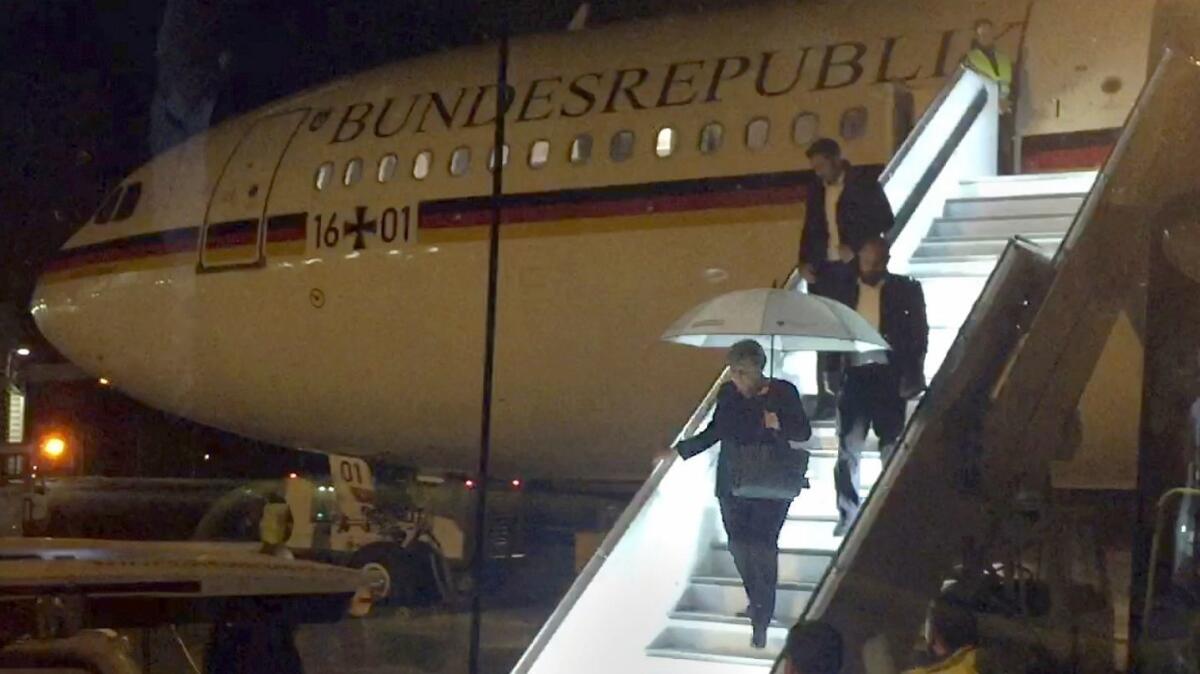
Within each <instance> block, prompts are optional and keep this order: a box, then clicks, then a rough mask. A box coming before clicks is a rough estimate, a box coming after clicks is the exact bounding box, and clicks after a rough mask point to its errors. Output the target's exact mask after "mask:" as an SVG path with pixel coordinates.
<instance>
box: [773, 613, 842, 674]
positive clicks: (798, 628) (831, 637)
mask: <svg viewBox="0 0 1200 674" xmlns="http://www.w3.org/2000/svg"><path fill="white" fill-rule="evenodd" d="M784 653H785V654H786V656H787V658H786V662H787V674H837V673H838V672H840V671H841V670H842V635H841V634H838V631H837V630H836V629H834V628H833V626H831V625H829V624H828V623H823V622H820V621H801V622H798V623H796V624H795V625H794V626H792V629H791V630H789V631H788V635H787V644H786V645H785V646H784Z"/></svg>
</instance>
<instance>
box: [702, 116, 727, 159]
mask: <svg viewBox="0 0 1200 674" xmlns="http://www.w3.org/2000/svg"><path fill="white" fill-rule="evenodd" d="M724 137H725V127H723V126H721V124H720V122H712V123H710V124H707V125H705V127H704V128H703V129H701V130H700V153H701V154H712V153H714V152H716V151H717V150H720V149H721V141H722V140H723V139H724Z"/></svg>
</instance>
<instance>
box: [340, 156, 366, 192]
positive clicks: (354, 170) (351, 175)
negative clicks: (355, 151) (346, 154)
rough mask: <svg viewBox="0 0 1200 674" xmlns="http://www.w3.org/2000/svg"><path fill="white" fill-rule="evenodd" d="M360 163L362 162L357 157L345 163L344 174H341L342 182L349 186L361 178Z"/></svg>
mask: <svg viewBox="0 0 1200 674" xmlns="http://www.w3.org/2000/svg"><path fill="white" fill-rule="evenodd" d="M362 165H363V162H362V160H361V159H359V158H358V157H355V158H354V159H351V160H350V161H349V162H347V163H346V174H345V175H344V176H342V184H344V185H345V186H346V187H349V186H351V185H353V184H355V183H357V182H358V181H359V180H362Z"/></svg>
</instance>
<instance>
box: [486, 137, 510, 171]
mask: <svg viewBox="0 0 1200 674" xmlns="http://www.w3.org/2000/svg"><path fill="white" fill-rule="evenodd" d="M501 154H502V156H501V159H500V161H502V162H504V165H505V166H508V143H505V144H504V152H503V153H501ZM488 170H489V171H495V170H496V148H492V152H491V154H490V155H488Z"/></svg>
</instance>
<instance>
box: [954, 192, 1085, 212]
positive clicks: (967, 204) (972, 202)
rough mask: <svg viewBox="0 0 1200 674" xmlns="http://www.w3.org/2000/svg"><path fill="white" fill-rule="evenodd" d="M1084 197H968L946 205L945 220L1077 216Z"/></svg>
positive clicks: (1045, 195) (1052, 195)
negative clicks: (1022, 216)
mask: <svg viewBox="0 0 1200 674" xmlns="http://www.w3.org/2000/svg"><path fill="white" fill-rule="evenodd" d="M1083 199H1084V195H1082V194H1079V193H1067V194H1035V195H1030V196H1016V197H966V198H954V199H949V200H947V201H946V209H945V212H944V213H943V216H945V217H948V218H985V217H997V216H1013V215H1034V216H1046V215H1072V216H1073V215H1075V213H1077V212H1079V207H1080V206H1082V205H1083Z"/></svg>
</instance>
